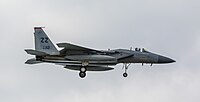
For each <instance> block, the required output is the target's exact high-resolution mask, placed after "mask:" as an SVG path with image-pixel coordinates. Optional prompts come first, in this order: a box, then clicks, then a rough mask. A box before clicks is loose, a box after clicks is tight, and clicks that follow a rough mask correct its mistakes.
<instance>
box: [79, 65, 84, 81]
mask: <svg viewBox="0 0 200 102" xmlns="http://www.w3.org/2000/svg"><path fill="white" fill-rule="evenodd" d="M79 76H80V77H81V78H84V77H85V76H86V67H85V66H82V67H81V68H80V72H79Z"/></svg>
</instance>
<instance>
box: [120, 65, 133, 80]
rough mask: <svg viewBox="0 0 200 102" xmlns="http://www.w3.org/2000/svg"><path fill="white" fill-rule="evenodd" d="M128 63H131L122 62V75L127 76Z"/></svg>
mask: <svg viewBox="0 0 200 102" xmlns="http://www.w3.org/2000/svg"><path fill="white" fill-rule="evenodd" d="M130 65H131V63H124V64H123V67H122V69H124V70H125V72H124V73H123V77H127V76H128V74H127V70H128V67H129V66H130Z"/></svg>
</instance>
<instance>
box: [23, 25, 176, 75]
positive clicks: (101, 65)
mask: <svg viewBox="0 0 200 102" xmlns="http://www.w3.org/2000/svg"><path fill="white" fill-rule="evenodd" d="M34 38H35V49H25V51H26V52H27V53H28V54H30V55H34V56H35V57H34V58H31V59H28V60H27V61H26V62H25V64H39V63H53V64H57V65H62V66H64V68H67V69H71V70H77V71H79V76H80V77H81V78H84V77H85V76H86V72H87V71H108V70H113V69H114V68H113V67H112V66H114V65H117V64H120V63H122V64H123V69H124V73H123V76H124V77H127V76H128V74H127V70H128V68H129V66H130V65H131V64H132V63H141V64H142V65H143V64H150V65H151V66H152V64H166V63H173V62H175V60H173V59H171V58H168V57H165V56H162V55H158V54H155V53H152V52H150V51H147V50H145V49H144V48H142V49H140V48H135V49H134V50H132V49H114V50H95V49H91V48H87V47H82V46H78V45H74V44H71V43H58V44H56V45H57V47H59V48H60V49H61V50H58V49H57V48H56V46H55V45H54V44H53V43H52V41H51V40H50V39H49V37H48V36H47V35H46V33H45V32H44V30H43V27H34Z"/></svg>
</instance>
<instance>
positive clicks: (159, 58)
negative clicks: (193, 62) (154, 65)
mask: <svg viewBox="0 0 200 102" xmlns="http://www.w3.org/2000/svg"><path fill="white" fill-rule="evenodd" d="M173 62H176V61H175V60H173V59H171V58H167V57H164V56H159V57H158V63H173Z"/></svg>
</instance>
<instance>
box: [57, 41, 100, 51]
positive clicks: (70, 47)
mask: <svg viewBox="0 0 200 102" xmlns="http://www.w3.org/2000/svg"><path fill="white" fill-rule="evenodd" d="M57 46H58V47H61V48H63V47H64V49H66V50H71V51H95V52H101V51H98V50H94V49H91V48H86V47H82V46H78V45H75V44H71V43H58V44H57Z"/></svg>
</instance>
